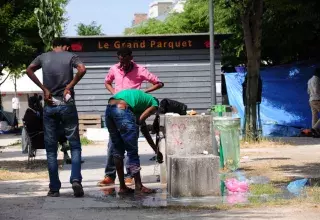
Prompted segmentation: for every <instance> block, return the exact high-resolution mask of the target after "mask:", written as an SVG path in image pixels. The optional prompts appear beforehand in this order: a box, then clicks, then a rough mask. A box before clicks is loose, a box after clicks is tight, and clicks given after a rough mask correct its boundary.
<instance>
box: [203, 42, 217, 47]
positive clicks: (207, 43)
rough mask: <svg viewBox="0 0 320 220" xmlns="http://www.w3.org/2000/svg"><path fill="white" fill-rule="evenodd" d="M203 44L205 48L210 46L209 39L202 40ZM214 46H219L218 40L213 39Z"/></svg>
mask: <svg viewBox="0 0 320 220" xmlns="http://www.w3.org/2000/svg"><path fill="white" fill-rule="evenodd" d="M204 46H205V47H206V48H210V41H209V40H207V41H205V42H204ZM214 48H219V42H218V41H214Z"/></svg>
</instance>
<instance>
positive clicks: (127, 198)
mask: <svg viewBox="0 0 320 220" xmlns="http://www.w3.org/2000/svg"><path fill="white" fill-rule="evenodd" d="M251 180H254V181H256V182H258V184H261V185H263V184H267V183H268V179H267V178H265V177H259V178H258V177H255V178H251ZM259 181H260V182H259ZM308 185H310V186H319V185H320V178H313V179H309V184H308ZM220 188H221V195H222V196H210V197H183V198H173V197H171V196H170V195H169V194H168V193H167V190H166V188H161V189H158V190H157V193H155V194H151V195H145V194H131V195H119V194H118V193H117V192H118V190H119V189H118V188H117V187H116V188H107V187H106V188H99V189H98V190H92V191H90V192H89V196H90V197H93V198H95V200H97V201H102V202H106V203H113V204H126V205H129V206H132V207H168V206H193V207H194V206H214V205H221V204H227V205H235V204H250V203H257V202H259V203H264V202H269V201H275V200H278V199H282V200H290V199H293V198H296V197H306V196H307V194H306V192H305V191H302V192H301V193H300V194H299V195H294V194H292V193H290V192H289V191H288V190H287V188H286V185H285V184H284V185H282V186H277V187H276V188H277V193H273V194H269V195H268V194H261V195H253V194H252V193H251V192H250V190H249V191H248V192H241V193H240V192H230V191H228V190H227V189H226V186H225V184H224V181H223V180H222V181H221V187H220ZM86 194H87V193H86ZM87 195H88V194H87Z"/></svg>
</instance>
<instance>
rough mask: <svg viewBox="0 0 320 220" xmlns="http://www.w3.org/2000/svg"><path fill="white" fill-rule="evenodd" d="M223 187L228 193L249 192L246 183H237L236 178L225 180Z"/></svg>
mask: <svg viewBox="0 0 320 220" xmlns="http://www.w3.org/2000/svg"><path fill="white" fill-rule="evenodd" d="M225 185H226V188H227V189H228V191H230V192H248V190H249V184H248V182H247V181H239V180H237V179H236V178H231V179H227V180H226V181H225Z"/></svg>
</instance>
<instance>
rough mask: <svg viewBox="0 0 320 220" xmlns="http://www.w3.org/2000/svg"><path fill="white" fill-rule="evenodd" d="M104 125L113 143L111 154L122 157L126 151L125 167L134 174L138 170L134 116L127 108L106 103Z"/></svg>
mask: <svg viewBox="0 0 320 220" xmlns="http://www.w3.org/2000/svg"><path fill="white" fill-rule="evenodd" d="M106 125H107V128H108V131H109V134H110V138H111V141H112V145H113V147H111V149H112V152H111V153H112V154H111V155H113V157H117V158H120V159H124V154H125V151H126V152H127V157H128V160H127V163H126V167H127V169H128V170H129V171H130V174H131V175H135V174H136V173H138V172H139V171H140V159H139V155H138V135H139V132H138V131H139V126H138V125H137V124H136V116H135V115H134V114H133V112H132V111H131V110H130V109H128V108H127V109H120V108H118V107H117V105H108V106H107V109H106ZM109 149H110V147H109Z"/></svg>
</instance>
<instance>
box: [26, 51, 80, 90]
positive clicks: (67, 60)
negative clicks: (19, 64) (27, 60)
mask: <svg viewBox="0 0 320 220" xmlns="http://www.w3.org/2000/svg"><path fill="white" fill-rule="evenodd" d="M32 64H34V65H36V66H38V67H41V68H42V73H43V85H44V86H45V87H46V88H47V89H48V90H49V91H50V92H51V94H52V95H53V96H63V91H64V90H65V88H66V86H67V85H68V84H69V83H70V82H71V81H72V79H73V68H76V67H77V66H78V65H79V64H82V62H81V61H80V59H79V57H78V56H76V55H75V54H73V53H70V52H67V51H61V52H55V51H50V52H47V53H43V54H41V55H40V56H38V57H37V58H36V59H34V60H33V61H32ZM71 93H72V96H73V95H74V92H73V89H72V90H71Z"/></svg>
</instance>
